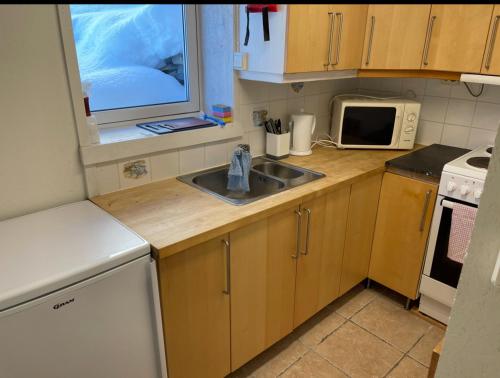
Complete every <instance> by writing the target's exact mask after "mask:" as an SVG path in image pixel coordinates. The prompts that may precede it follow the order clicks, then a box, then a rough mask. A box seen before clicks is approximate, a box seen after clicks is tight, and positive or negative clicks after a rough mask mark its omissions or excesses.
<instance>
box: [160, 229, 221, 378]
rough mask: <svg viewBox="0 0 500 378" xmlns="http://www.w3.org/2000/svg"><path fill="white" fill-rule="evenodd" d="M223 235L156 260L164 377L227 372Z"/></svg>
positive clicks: (216, 375)
mask: <svg viewBox="0 0 500 378" xmlns="http://www.w3.org/2000/svg"><path fill="white" fill-rule="evenodd" d="M224 240H228V238H227V235H224V236H221V237H218V238H215V239H212V240H209V241H207V242H205V243H202V244H200V245H197V246H195V247H192V248H189V249H187V250H185V251H183V252H181V253H177V254H175V255H172V256H170V257H167V258H164V259H160V260H159V262H158V271H159V280H160V296H161V303H162V314H163V329H164V334H165V340H166V351H167V368H168V376H169V377H171V378H178V377H181V378H184V377H186V378H189V377H214V378H220V377H223V376H225V375H227V374H229V372H230V336H229V332H230V328H229V324H230V322H229V295H228V294H226V293H224V291H225V290H226V289H227V285H228V282H227V281H226V280H227V275H226V272H227V270H226V264H227V263H228V261H227V257H228V256H227V255H228V254H227V251H226V249H225V246H224Z"/></svg>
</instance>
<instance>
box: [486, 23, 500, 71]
mask: <svg viewBox="0 0 500 378" xmlns="http://www.w3.org/2000/svg"><path fill="white" fill-rule="evenodd" d="M499 20H500V16H495V21H494V22H493V30H492V31H491V38H490V45H489V46H488V54H487V55H486V62H485V64H484V68H486V69H490V64H491V56H492V55H493V49H494V48H495V41H496V39H497V29H498V21H499Z"/></svg>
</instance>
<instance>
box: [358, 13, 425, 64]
mask: <svg viewBox="0 0 500 378" xmlns="http://www.w3.org/2000/svg"><path fill="white" fill-rule="evenodd" d="M430 10H431V6H430V5H428V4H419V5H373V4H371V5H370V6H369V7H368V15H367V18H366V31H365V40H364V48H363V59H362V62H361V68H363V69H392V70H395V69H407V70H417V69H420V65H421V64H422V53H423V51H424V43H425V35H426V32H427V22H428V20H429V12H430Z"/></svg>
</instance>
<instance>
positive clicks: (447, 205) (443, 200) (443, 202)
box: [441, 199, 455, 210]
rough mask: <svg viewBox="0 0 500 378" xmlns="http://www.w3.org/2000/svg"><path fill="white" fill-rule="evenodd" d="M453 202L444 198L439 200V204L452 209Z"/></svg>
mask: <svg viewBox="0 0 500 378" xmlns="http://www.w3.org/2000/svg"><path fill="white" fill-rule="evenodd" d="M454 204H455V202H453V201H448V200H445V199H442V200H441V206H442V207H446V208H447V209H452V210H453V205H454Z"/></svg>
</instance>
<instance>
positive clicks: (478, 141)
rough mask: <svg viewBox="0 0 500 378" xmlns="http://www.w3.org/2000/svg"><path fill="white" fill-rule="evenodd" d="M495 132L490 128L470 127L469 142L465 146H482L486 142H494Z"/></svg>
mask: <svg viewBox="0 0 500 378" xmlns="http://www.w3.org/2000/svg"><path fill="white" fill-rule="evenodd" d="M496 135H497V133H496V132H495V131H491V130H484V129H476V128H474V127H472V128H471V129H470V135H469V142H468V144H467V148H475V147H477V146H484V145H486V144H495V136H496Z"/></svg>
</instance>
